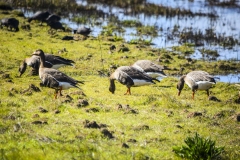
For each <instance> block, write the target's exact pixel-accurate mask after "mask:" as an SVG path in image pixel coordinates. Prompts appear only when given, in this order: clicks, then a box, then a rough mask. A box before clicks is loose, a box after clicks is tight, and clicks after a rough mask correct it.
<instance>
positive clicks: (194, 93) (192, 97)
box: [192, 91, 195, 100]
mask: <svg viewBox="0 0 240 160" xmlns="http://www.w3.org/2000/svg"><path fill="white" fill-rule="evenodd" d="M194 94H195V91H193V92H192V99H193V100H194Z"/></svg>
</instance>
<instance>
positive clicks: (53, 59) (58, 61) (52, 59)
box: [18, 54, 75, 77]
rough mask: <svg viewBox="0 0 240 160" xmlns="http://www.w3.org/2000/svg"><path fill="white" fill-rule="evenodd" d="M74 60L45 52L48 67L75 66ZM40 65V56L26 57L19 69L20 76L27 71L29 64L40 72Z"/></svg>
mask: <svg viewBox="0 0 240 160" xmlns="http://www.w3.org/2000/svg"><path fill="white" fill-rule="evenodd" d="M73 63H75V62H74V61H72V60H70V59H65V58H63V57H60V56H55V55H53V54H45V67H47V68H54V69H58V68H60V67H63V66H67V65H68V66H73ZM39 65H40V58H39V56H35V55H32V57H29V58H25V59H24V60H23V62H22V64H21V65H20V67H19V69H18V71H19V72H20V77H21V75H22V74H23V73H24V72H25V71H26V69H27V66H30V67H31V68H32V70H35V71H37V72H38V69H39Z"/></svg>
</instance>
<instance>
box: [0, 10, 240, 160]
mask: <svg viewBox="0 0 240 160" xmlns="http://www.w3.org/2000/svg"><path fill="white" fill-rule="evenodd" d="M10 14H11V13H10ZM3 17H6V15H3V14H0V18H3ZM17 18H18V19H19V21H20V24H22V23H24V22H26V19H24V18H23V17H17ZM48 30H49V27H48V26H46V25H43V26H39V25H38V22H35V23H31V30H30V31H27V30H20V31H19V32H11V31H7V30H6V29H2V30H1V32H0V37H1V39H0V41H1V43H0V68H1V69H0V77H1V78H0V84H1V86H0V119H1V121H0V148H1V150H0V157H2V158H3V159H36V157H37V159H178V157H176V156H175V155H174V153H173V152H172V147H173V146H179V145H181V144H182V140H183V139H185V138H186V137H187V136H190V135H192V133H195V132H198V133H199V134H200V135H202V136H204V137H208V136H210V135H211V137H212V138H213V139H215V140H216V143H217V144H218V145H219V146H224V147H225V152H224V155H223V156H224V157H226V159H239V158H240V157H239V156H240V155H239V153H238V151H239V143H238V142H239V138H238V137H239V136H238V134H239V132H238V131H239V122H237V120H236V115H237V114H238V113H239V112H240V109H239V104H238V103H236V101H235V100H236V99H238V88H236V87H235V86H234V84H226V83H221V82H219V83H217V84H216V85H215V86H214V87H213V88H211V90H210V91H211V95H214V96H216V97H217V98H218V99H220V100H221V102H215V101H209V100H208V98H207V96H206V93H205V92H202V91H198V92H197V93H196V95H195V100H192V99H191V90H190V89H189V88H188V87H187V86H185V87H184V89H183V91H182V94H181V96H180V97H178V96H177V89H176V84H177V81H178V78H176V77H174V76H172V75H176V74H178V72H179V71H178V68H179V67H181V66H184V65H185V64H187V63H188V62H186V59H184V58H183V59H179V58H178V55H179V53H180V54H184V53H185V50H189V48H188V47H189V46H188V47H187V48H184V47H186V46H183V48H184V49H183V50H182V49H180V50H178V52H179V53H176V51H166V49H160V50H158V51H157V52H156V51H155V50H153V49H152V48H151V47H150V46H145V45H144V46H140V45H136V44H128V43H126V42H124V40H121V41H109V40H108V38H106V36H103V35H101V36H99V37H92V36H90V37H89V38H88V39H86V40H78V41H74V40H72V41H62V40H61V39H60V38H61V37H63V36H64V35H71V33H70V32H56V33H55V35H56V36H54V37H52V36H51V35H49V34H48ZM108 36H109V35H108ZM110 37H111V36H110ZM113 44H114V45H115V46H116V48H117V49H116V51H113V52H112V53H111V54H110V53H109V47H110V46H111V45H113ZM123 45H124V46H125V47H127V48H128V49H129V50H128V51H127V52H117V50H118V49H119V48H121V47H122V46H123ZM139 46H140V48H139ZM190 47H191V46H190ZM39 48H40V49H42V50H43V51H45V52H46V53H52V54H55V55H60V56H63V57H65V58H69V59H72V60H74V61H75V62H76V63H75V66H74V67H63V68H60V70H61V71H63V72H64V73H66V74H68V75H70V76H72V77H73V78H75V79H78V80H83V81H84V84H82V85H80V88H81V90H79V89H75V88H73V89H69V90H66V91H63V95H64V96H63V97H59V98H58V99H56V100H55V99H54V98H53V93H54V90H53V89H50V88H46V87H40V86H39V83H40V80H39V77H38V76H29V72H30V68H28V69H27V70H26V72H25V73H24V74H23V76H22V77H18V67H19V65H20V63H21V61H22V60H23V59H24V58H26V57H28V56H31V54H32V52H33V51H35V50H36V49H39ZM64 49H65V50H66V51H64V52H63V50H64ZM149 53H151V54H149ZM163 55H164V56H163ZM159 56H163V57H162V60H163V61H162V62H161V64H163V65H167V66H169V67H170V68H172V70H169V71H166V73H167V74H168V75H169V77H167V78H164V79H163V80H161V82H160V83H157V84H155V85H151V86H144V87H136V88H134V87H133V88H132V95H131V96H125V95H123V94H124V93H125V92H126V89H127V88H126V87H125V86H123V85H121V84H120V83H118V82H117V83H116V93H115V94H111V93H110V92H109V91H108V87H109V79H108V77H107V76H106V75H107V73H111V72H112V69H111V68H110V66H111V65H113V64H115V65H116V66H121V65H131V64H133V62H135V61H136V60H138V59H149V60H153V61H155V60H157V59H158V58H159ZM123 57H125V58H123ZM126 57H128V58H126ZM166 59H167V60H168V61H169V62H168V63H165V61H164V60H166ZM160 60H161V59H160ZM103 62H104V63H103ZM156 63H157V62H156ZM212 63H213V64H212ZM212 63H209V62H205V61H200V60H199V61H196V62H195V63H194V64H189V65H186V68H185V70H184V72H183V74H184V73H187V72H188V71H190V70H191V69H192V67H193V66H195V67H196V66H199V67H198V68H196V69H203V70H206V71H209V72H210V73H213V72H214V70H213V67H211V66H213V65H214V64H217V63H218V62H212ZM224 63H226V64H228V62H224ZM174 68H175V69H174ZM102 70H103V71H105V72H106V75H105V76H99V73H98V71H102ZM216 70H217V68H216ZM30 84H33V85H35V86H37V87H39V89H40V92H35V91H33V90H30V91H25V90H27V89H28V88H29V85H30ZM83 93H84V94H83ZM67 95H69V96H70V97H71V98H72V100H69V101H65V100H66V98H67V97H66V96H67ZM82 99H86V100H87V101H88V103H89V105H87V106H82V107H79V106H78V102H79V100H82ZM120 106H122V107H120ZM40 107H41V108H44V109H45V110H47V112H41V111H40ZM56 110H57V111H58V112H56ZM196 112H197V113H198V112H200V113H201V114H196ZM86 121H90V122H93V121H95V122H96V123H97V124H98V125H100V124H104V125H100V126H102V127H101V128H87V127H85V125H84V123H86ZM104 129H107V130H108V131H109V132H110V133H111V134H112V136H113V137H114V138H108V137H107V136H106V135H104V134H103V130H104ZM124 144H127V146H128V147H129V148H127V147H126V145H124ZM124 146H125V147H124Z"/></svg>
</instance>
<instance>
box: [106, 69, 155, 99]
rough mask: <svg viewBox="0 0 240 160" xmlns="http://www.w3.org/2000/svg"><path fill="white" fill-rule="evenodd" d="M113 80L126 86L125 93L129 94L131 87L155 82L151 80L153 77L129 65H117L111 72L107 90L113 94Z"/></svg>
mask: <svg viewBox="0 0 240 160" xmlns="http://www.w3.org/2000/svg"><path fill="white" fill-rule="evenodd" d="M115 80H118V81H119V82H120V83H121V84H123V85H126V86H127V92H126V93H125V95H126V94H129V95H131V90H130V88H131V87H137V86H143V85H150V84H155V82H153V80H155V79H153V78H151V77H150V76H148V75H147V74H146V73H144V72H141V71H139V70H138V69H136V68H134V67H131V66H121V67H118V68H117V69H116V70H115V72H113V73H112V74H111V76H110V87H109V91H110V92H112V94H114V91H115V89H116V87H115V83H114V81H115Z"/></svg>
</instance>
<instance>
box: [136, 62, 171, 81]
mask: <svg viewBox="0 0 240 160" xmlns="http://www.w3.org/2000/svg"><path fill="white" fill-rule="evenodd" d="M132 67H135V68H137V69H139V70H140V71H142V72H146V73H147V74H148V75H149V76H151V77H152V78H157V77H167V75H166V74H165V73H164V71H163V70H166V69H169V68H167V67H166V66H161V65H158V64H155V63H153V62H152V61H150V60H138V61H136V62H135V63H134V64H133V65H132Z"/></svg>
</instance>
